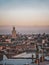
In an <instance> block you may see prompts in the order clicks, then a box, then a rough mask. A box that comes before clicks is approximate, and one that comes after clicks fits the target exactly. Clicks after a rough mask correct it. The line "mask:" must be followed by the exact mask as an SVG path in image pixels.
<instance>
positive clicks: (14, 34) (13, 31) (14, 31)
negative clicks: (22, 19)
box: [12, 27, 16, 38]
mask: <svg viewBox="0 0 49 65" xmlns="http://www.w3.org/2000/svg"><path fill="white" fill-rule="evenodd" d="M12 38H16V30H15V27H13V30H12Z"/></svg>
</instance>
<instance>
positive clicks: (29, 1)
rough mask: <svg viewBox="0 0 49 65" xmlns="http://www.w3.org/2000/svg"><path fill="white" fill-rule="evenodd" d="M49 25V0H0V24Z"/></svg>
mask: <svg viewBox="0 0 49 65" xmlns="http://www.w3.org/2000/svg"><path fill="white" fill-rule="evenodd" d="M7 25H10V26H11V25H16V26H49V0H0V26H7Z"/></svg>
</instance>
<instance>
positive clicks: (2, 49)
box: [0, 27, 49, 65]
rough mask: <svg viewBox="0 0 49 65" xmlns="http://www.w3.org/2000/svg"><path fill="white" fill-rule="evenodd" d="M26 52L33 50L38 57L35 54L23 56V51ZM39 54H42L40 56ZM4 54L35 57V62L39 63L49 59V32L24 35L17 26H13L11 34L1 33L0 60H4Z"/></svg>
mask: <svg viewBox="0 0 49 65" xmlns="http://www.w3.org/2000/svg"><path fill="white" fill-rule="evenodd" d="M25 52H26V53H32V52H33V53H35V55H36V57H34V55H33V54H32V56H31V57H29V56H28V57H27V56H23V55H24V54H22V53H25ZM19 54H20V55H19ZM21 54H22V56H21ZM39 54H41V56H40V57H39ZM3 55H5V56H6V57H7V58H8V59H18V58H19V59H21V58H22V59H24V58H25V59H35V60H34V63H36V64H38V65H39V62H43V61H48V60H49V59H47V58H46V57H47V56H49V34H46V33H43V34H23V35H22V34H19V33H17V32H16V30H15V27H13V29H12V31H11V35H0V61H1V60H3ZM17 55H19V56H17ZM37 60H38V61H37ZM32 62H33V60H32ZM41 65H42V64H41Z"/></svg>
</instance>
